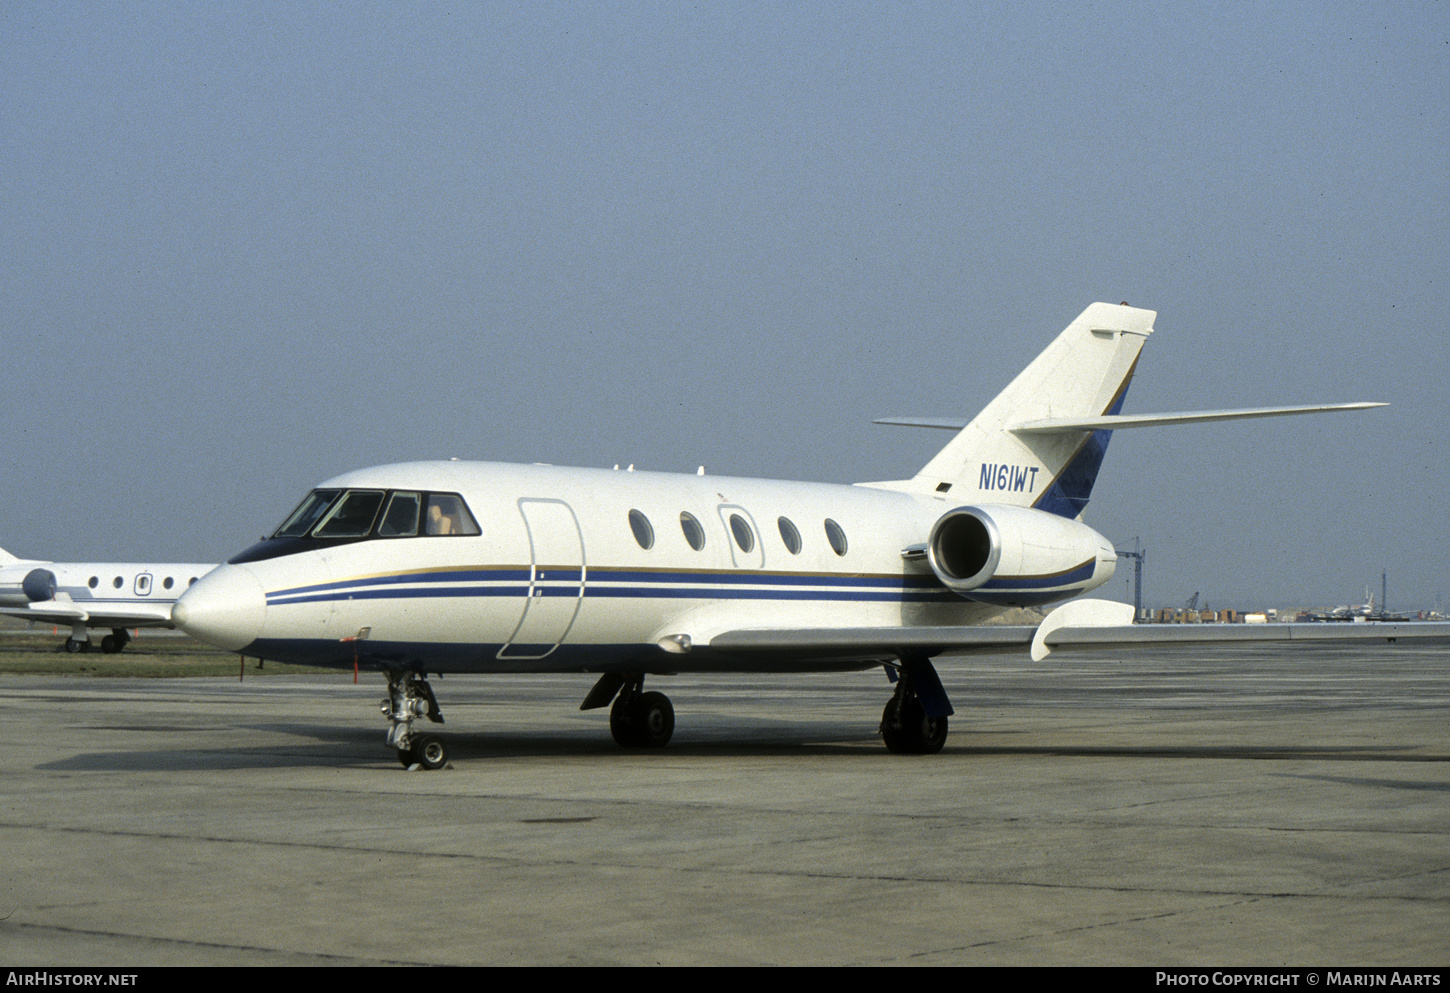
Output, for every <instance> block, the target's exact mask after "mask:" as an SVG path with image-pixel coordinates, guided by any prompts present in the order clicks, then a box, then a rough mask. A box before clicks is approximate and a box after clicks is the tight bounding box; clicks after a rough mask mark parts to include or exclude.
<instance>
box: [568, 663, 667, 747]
mask: <svg viewBox="0 0 1450 993" xmlns="http://www.w3.org/2000/svg"><path fill="white" fill-rule="evenodd" d="M616 694H618V695H617V696H616ZM610 700H613V701H614V706H613V707H611V708H610V710H609V732H610V734H612V735H614V740H615V742H617V743H618V744H619V745H621V746H622V747H624V748H663V747H665V745H666V744H668V743H669V740H670V736H671V735H673V734H674V733H675V708H674V705H673V704H671V703H670V698H669V697H667V696H665V695H664V694H663V693H646V692H644V673H642V672H630V673H623V672H606V673H605V674H604V675H603V676H601V677H599V682H597V683H595V684H594V688H593V689H592V690H590V691H589V695H588V696H587V697H585V698H584V702H583V703H582V704H580V705H579V709H580V710H596V709H598V708H600V707H608V706H609V701H610Z"/></svg>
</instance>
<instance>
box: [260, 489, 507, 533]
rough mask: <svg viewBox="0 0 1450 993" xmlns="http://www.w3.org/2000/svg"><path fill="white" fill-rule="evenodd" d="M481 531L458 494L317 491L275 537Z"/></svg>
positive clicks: (303, 503) (402, 491) (283, 524)
mask: <svg viewBox="0 0 1450 993" xmlns="http://www.w3.org/2000/svg"><path fill="white" fill-rule="evenodd" d="M379 511H381V513H379ZM375 525H376V527H375ZM479 533H480V531H479V528H478V522H477V521H475V520H474V518H473V514H472V513H470V512H469V510H468V506H467V505H466V504H465V503H464V502H463V498H462V497H461V496H459V495H458V494H457V493H425V492H410V491H406V490H397V491H390V490H313V491H312V492H311V493H309V494H307V496H306V498H305V499H304V500H303V501H302V503H301V504H300V505H298V507H297V509H296V510H294V511H292V513H291V515H290V516H288V518H287V520H286V521H284V522H283V523H282V526H281V527H280V528H278V529H277V530H276V531H275V532H274V533H273V534H272V537H273V538H308V537H311V538H332V539H337V538H343V539H353V540H356V539H359V538H370V537H376V538H413V537H418V536H420V535H423V536H426V535H476V534H479Z"/></svg>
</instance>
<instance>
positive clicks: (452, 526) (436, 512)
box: [423, 493, 480, 534]
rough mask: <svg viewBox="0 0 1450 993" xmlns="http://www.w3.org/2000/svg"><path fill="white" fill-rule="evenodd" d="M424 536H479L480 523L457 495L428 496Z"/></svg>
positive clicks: (439, 494) (433, 494) (438, 494)
mask: <svg viewBox="0 0 1450 993" xmlns="http://www.w3.org/2000/svg"><path fill="white" fill-rule="evenodd" d="M423 533H424V534H479V533H480V532H479V530H478V523H477V522H476V521H474V519H473V515H472V514H470V513H469V512H468V508H467V507H466V506H464V504H463V498H462V497H460V496H458V495H457V494H455V493H430V494H428V509H427V511H426V512H425V514H424V521H423Z"/></svg>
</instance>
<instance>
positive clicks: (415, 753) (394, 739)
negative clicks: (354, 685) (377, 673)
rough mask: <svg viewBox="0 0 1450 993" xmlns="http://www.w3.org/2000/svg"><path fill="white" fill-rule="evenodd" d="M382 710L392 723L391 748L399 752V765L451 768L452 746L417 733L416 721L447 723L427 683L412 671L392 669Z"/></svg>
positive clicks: (390, 731)
mask: <svg viewBox="0 0 1450 993" xmlns="http://www.w3.org/2000/svg"><path fill="white" fill-rule="evenodd" d="M379 709H380V710H381V711H382V712H383V716H384V717H386V718H387V719H388V746H389V747H390V748H396V749H397V750H398V761H399V762H401V763H403V765H404V766H408V767H411V766H412V765H414V764H415V763H416V764H417V765H420V766H422V767H423V768H424V769H441V768H443V767H444V766H445V765H447V764H448V746H447V745H446V744H445V743H444V741H443V739H442V738H440V737H438V736H437V735H436V734H418V733H415V732H414V731H413V721H415V720H417V719H418V718H419V717H426V718H428V720H430V721H433V722H434V723H435V724H442V723H443V714H442V712H441V711H439V709H438V700H437V699H436V698H435V697H434V696H433V687H431V686H429V685H428V680H427V679H425V678H423V676H421V675H419V674H418V673H416V672H414V671H413V670H411V669H390V670H389V671H388V695H387V696H386V697H385V698H384V699H383V702H382V703H381V704H379Z"/></svg>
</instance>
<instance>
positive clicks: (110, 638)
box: [101, 628, 131, 655]
mask: <svg viewBox="0 0 1450 993" xmlns="http://www.w3.org/2000/svg"><path fill="white" fill-rule="evenodd" d="M130 643H131V635H130V634H129V633H128V632H127V631H126V629H125V628H111V633H110V634H108V635H106V636H105V637H104V638H102V639H101V651H103V652H105V653H106V654H108V655H114V654H115V653H116V652H119V651H120V650H121V649H123V648H125V647H126V646H127V645H129V644H130Z"/></svg>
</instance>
